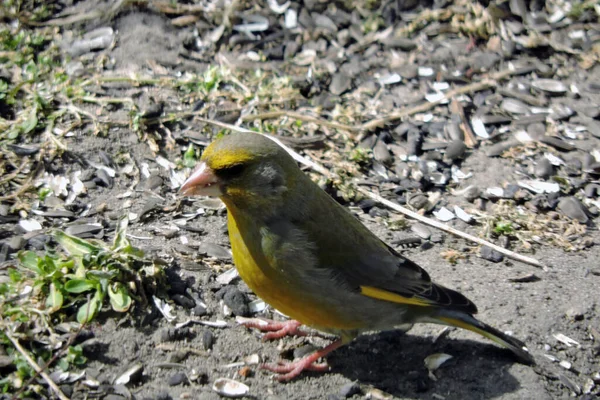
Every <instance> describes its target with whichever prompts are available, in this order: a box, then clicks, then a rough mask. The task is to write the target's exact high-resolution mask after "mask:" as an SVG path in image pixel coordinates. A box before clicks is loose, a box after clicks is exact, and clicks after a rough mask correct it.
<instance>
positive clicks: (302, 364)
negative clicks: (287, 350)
mask: <svg viewBox="0 0 600 400" xmlns="http://www.w3.org/2000/svg"><path fill="white" fill-rule="evenodd" d="M342 344H343V342H342V340H341V339H340V340H337V341H335V342H333V343H331V344H330V345H329V346H326V347H325V348H323V349H321V350H317V351H315V352H314V353H312V354H309V355H308V356H306V357H304V358H301V359H300V360H298V361H293V362H289V361H280V362H279V363H278V364H262V365H261V366H260V367H261V368H262V369H266V370H267V371H271V372H275V373H276V374H278V376H277V380H278V381H279V382H287V381H290V380H292V379H294V378H295V377H297V376H298V375H300V374H301V373H302V371H317V372H327V371H329V365H327V363H317V361H318V360H319V358H322V357H325V356H326V355H327V354H329V353H331V352H332V351H334V350H335V349H337V348H338V347H340V346H342Z"/></svg>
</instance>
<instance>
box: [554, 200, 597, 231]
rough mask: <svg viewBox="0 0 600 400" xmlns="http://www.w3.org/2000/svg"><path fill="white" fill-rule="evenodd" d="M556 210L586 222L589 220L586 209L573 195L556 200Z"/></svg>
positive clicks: (583, 222)
mask: <svg viewBox="0 0 600 400" xmlns="http://www.w3.org/2000/svg"><path fill="white" fill-rule="evenodd" d="M558 210H559V211H560V212H561V213H563V214H564V215H566V216H567V217H569V218H572V219H574V220H576V221H579V222H581V223H582V224H586V223H587V222H588V220H589V217H588V216H587V210H586V209H585V206H584V205H583V204H581V202H580V201H579V200H578V199H577V198H576V197H573V196H569V197H563V198H562V199H560V201H559V202H558Z"/></svg>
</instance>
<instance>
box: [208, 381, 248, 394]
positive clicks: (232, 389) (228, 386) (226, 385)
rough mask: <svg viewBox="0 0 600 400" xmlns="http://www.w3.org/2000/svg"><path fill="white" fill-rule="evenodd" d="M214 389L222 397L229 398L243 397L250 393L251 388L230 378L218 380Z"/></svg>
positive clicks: (214, 384)
mask: <svg viewBox="0 0 600 400" xmlns="http://www.w3.org/2000/svg"><path fill="white" fill-rule="evenodd" d="M212 388H213V390H214V391H215V392H217V393H218V394H220V395H221V396H224V397H229V398H237V397H243V396H245V395H246V394H247V393H248V392H249V391H250V388H249V387H248V386H247V385H244V384H243V383H242V382H238V381H234V380H233V379H228V378H219V379H217V380H216V381H215V383H213V387H212Z"/></svg>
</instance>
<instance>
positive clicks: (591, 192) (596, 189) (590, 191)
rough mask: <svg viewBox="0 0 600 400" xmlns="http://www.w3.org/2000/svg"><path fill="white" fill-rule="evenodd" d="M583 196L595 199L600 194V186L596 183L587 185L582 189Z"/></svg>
mask: <svg viewBox="0 0 600 400" xmlns="http://www.w3.org/2000/svg"><path fill="white" fill-rule="evenodd" d="M583 192H584V193H585V196H586V197H588V198H592V197H596V196H598V194H600V185H598V184H597V183H588V184H587V185H585V188H584V189H583Z"/></svg>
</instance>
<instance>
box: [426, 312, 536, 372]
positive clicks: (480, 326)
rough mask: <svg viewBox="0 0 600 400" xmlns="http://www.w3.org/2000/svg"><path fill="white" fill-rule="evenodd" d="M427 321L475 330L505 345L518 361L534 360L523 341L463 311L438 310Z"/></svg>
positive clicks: (531, 361)
mask: <svg viewBox="0 0 600 400" xmlns="http://www.w3.org/2000/svg"><path fill="white" fill-rule="evenodd" d="M428 320H429V322H434V323H437V324H441V325H449V326H455V327H458V328H462V329H467V330H469V331H471V332H475V333H478V334H480V335H481V336H484V337H486V338H488V339H490V340H491V341H493V342H496V343H497V344H499V345H500V346H503V347H506V348H507V349H509V350H511V351H512V352H513V353H514V354H515V355H516V356H517V357H518V358H519V361H520V362H522V363H524V364H528V365H533V364H535V360H534V358H533V356H532V355H531V354H530V353H529V350H528V349H527V346H526V345H525V343H523V342H521V341H520V340H518V339H515V338H514V337H512V336H508V335H507V334H505V333H503V332H501V331H499V330H498V329H496V328H494V327H491V326H489V325H487V324H484V323H483V322H481V321H479V320H477V319H476V318H475V317H473V316H472V315H469V314H466V313H464V312H458V311H452V310H440V312H439V313H438V314H437V315H435V316H432V317H429V318H428Z"/></svg>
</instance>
